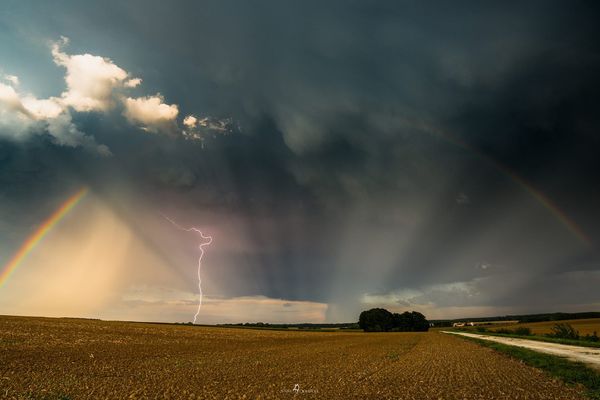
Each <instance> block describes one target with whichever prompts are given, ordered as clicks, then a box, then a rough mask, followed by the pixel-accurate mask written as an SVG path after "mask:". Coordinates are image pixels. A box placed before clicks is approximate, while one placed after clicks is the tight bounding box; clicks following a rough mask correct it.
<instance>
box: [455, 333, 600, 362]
mask: <svg viewBox="0 0 600 400" xmlns="http://www.w3.org/2000/svg"><path fill="white" fill-rule="evenodd" d="M443 333H446V334H452V335H459V336H466V337H470V338H474V339H480V340H481V339H483V340H490V341H492V342H496V343H502V344H507V345H510V346H518V347H524V348H526V349H529V350H535V351H538V352H541V353H546V354H551V355H554V356H559V357H566V358H568V359H570V360H571V361H576V362H582V363H584V364H587V365H589V366H590V367H592V368H596V369H600V348H591V347H583V346H571V345H566V344H558V343H549V342H542V341H539V340H527V339H519V338H511V337H500V336H490V335H481V334H475V333H466V332H443Z"/></svg>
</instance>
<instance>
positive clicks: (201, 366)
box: [0, 317, 584, 399]
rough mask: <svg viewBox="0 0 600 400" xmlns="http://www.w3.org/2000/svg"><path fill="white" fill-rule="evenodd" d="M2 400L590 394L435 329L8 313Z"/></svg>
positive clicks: (2, 321)
mask: <svg viewBox="0 0 600 400" xmlns="http://www.w3.org/2000/svg"><path fill="white" fill-rule="evenodd" d="M296 384H297V385H298V386H297V388H298V389H299V391H298V392H294V391H293V388H294V386H295V385H296ZM0 396H1V397H3V398H15V399H16V398H34V399H46V398H48V399H49V398H63V399H65V398H70V399H81V398H84V399H85V398H89V399H101V398H111V399H112V398H156V397H161V398H163V397H164V398H184V399H187V398H214V399H225V398H232V399H233V398H249V399H254V398H263V399H266V398H269V399H279V398H281V399H285V398H292V397H294V396H295V397H296V398H307V399H310V398H324V399H335V398H343V399H348V398H356V399H369V398H371V399H379V398H388V399H440V398H441V399H581V398H584V395H583V392H582V391H581V390H580V389H579V388H576V387H568V386H565V385H564V384H562V383H561V382H558V381H556V380H554V379H552V378H550V377H548V376H547V375H545V374H544V373H543V372H541V371H539V370H536V369H534V368H530V367H528V366H526V365H524V364H522V363H520V362H519V361H517V360H513V359H510V358H508V357H506V356H503V355H501V354H499V353H496V352H494V351H493V350H491V349H488V348H485V347H481V346H478V345H477V344H475V343H471V342H468V341H466V340H463V339H460V338H457V337H453V336H451V335H444V334H441V333H437V332H430V333H358V332H356V333H352V332H346V333H345V332H300V331H294V332H285V331H265V330H249V329H227V328H214V327H194V326H175V325H155V324H141V323H125V322H102V321H89V320H74V319H50V318H21V317H0Z"/></svg>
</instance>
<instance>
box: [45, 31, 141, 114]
mask: <svg viewBox="0 0 600 400" xmlns="http://www.w3.org/2000/svg"><path fill="white" fill-rule="evenodd" d="M67 43H68V40H67V39H66V38H63V39H62V41H61V42H58V43H54V44H53V45H52V56H53V57H54V62H55V63H56V64H57V65H60V66H63V67H65V68H66V69H67V73H66V75H65V82H66V83H67V91H65V92H63V94H62V98H63V101H64V103H65V104H66V105H69V106H71V107H73V108H74V109H75V110H76V111H106V110H108V109H110V108H112V107H113V106H114V99H113V96H114V91H115V89H117V88H119V87H135V86H137V85H139V84H140V83H141V80H140V79H139V78H133V79H128V78H129V74H128V73H127V71H125V70H124V69H122V68H120V67H119V66H117V65H116V64H115V63H113V62H112V60H111V59H109V58H106V57H100V56H94V55H91V54H77V55H69V54H66V53H65V52H63V51H62V46H63V45H65V44H67Z"/></svg>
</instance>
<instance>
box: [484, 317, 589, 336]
mask: <svg viewBox="0 0 600 400" xmlns="http://www.w3.org/2000/svg"><path fill="white" fill-rule="evenodd" d="M558 323H566V324H570V325H572V326H573V328H575V329H577V330H578V331H579V334H581V335H586V334H590V335H591V334H592V333H594V332H597V333H598V334H599V335H600V318H590V319H569V320H565V321H544V322H532V323H529V324H508V325H503V326H502V328H506V329H515V328H521V327H526V328H529V329H531V333H533V334H534V335H543V334H545V333H550V332H551V329H552V327H553V326H554V325H556V324H558ZM489 328H490V329H492V330H495V329H496V327H495V326H494V327H489ZM499 328H500V327H498V329H499Z"/></svg>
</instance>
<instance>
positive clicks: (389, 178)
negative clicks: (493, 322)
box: [0, 1, 600, 319]
mask: <svg viewBox="0 0 600 400" xmlns="http://www.w3.org/2000/svg"><path fill="white" fill-rule="evenodd" d="M3 8H4V9H6V10H8V11H10V12H9V13H8V14H5V15H6V17H4V18H2V19H0V30H2V32H6V33H7V35H8V36H6V37H8V38H10V40H6V41H3V42H4V43H2V45H1V46H0V51H1V53H0V54H2V55H3V58H4V57H6V56H4V55H5V54H6V55H7V56H8V55H10V57H11V59H10V62H9V63H8V65H4V68H5V69H6V70H7V71H8V70H9V68H12V69H11V71H13V70H19V69H20V68H21V66H22V65H23V68H22V72H23V75H25V76H24V77H23V81H26V80H27V79H29V81H31V82H34V83H35V82H36V80H35V79H36V78H35V76H36V75H38V74H40V73H41V71H42V69H43V70H44V71H45V70H46V69H45V68H42V67H35V66H31V65H26V64H31V61H32V59H33V58H36V57H40V54H41V51H40V53H39V54H37V53H28V52H27V51H26V50H23V49H20V48H19V47H20V46H15V45H14V43H15V42H16V43H24V38H25V37H32V36H33V37H38V38H46V39H56V38H58V37H59V36H60V35H65V36H70V37H72V38H73V40H72V47H73V51H74V52H75V51H81V52H91V53H93V54H99V55H103V56H109V57H111V59H113V60H115V61H116V62H117V63H118V64H119V65H123V66H124V68H125V69H126V70H127V71H131V72H132V74H134V75H135V76H141V77H143V79H144V85H145V86H146V87H147V88H148V90H149V92H150V93H152V92H157V91H160V92H161V93H162V94H163V95H164V96H165V97H166V98H167V99H170V101H173V102H177V103H178V104H179V105H180V108H181V115H186V114H188V113H193V112H196V111H197V110H202V111H203V112H206V113H207V114H209V115H215V116H216V117H219V118H233V120H234V121H236V122H237V123H239V124H240V126H241V130H240V131H239V132H234V133H232V134H230V135H226V136H222V135H217V136H215V137H210V138H208V139H207V140H206V141H205V143H204V147H203V146H201V145H200V144H199V143H193V142H190V141H185V140H183V139H181V138H178V139H173V138H164V137H158V136H151V135H148V134H146V133H143V132H140V131H136V130H135V129H133V128H131V127H128V126H125V125H124V124H123V123H122V121H119V120H117V119H116V118H113V117H95V116H89V117H86V118H83V117H81V118H83V119H81V120H78V121H77V122H78V126H80V128H81V129H82V130H84V131H85V132H88V133H90V134H93V136H94V137H95V138H96V139H97V140H98V142H100V143H106V144H107V145H108V146H109V147H110V149H111V151H112V152H113V154H114V157H112V159H110V160H103V159H94V160H89V158H86V157H84V156H82V155H74V154H73V152H72V151H71V150H65V149H60V150H59V149H56V148H53V147H52V145H51V144H49V143H47V144H46V145H45V146H44V147H40V146H42V145H41V144H35V143H29V144H27V146H30V147H27V150H24V148H23V147H19V148H18V149H17V148H16V147H14V145H12V144H8V143H7V144H3V145H2V146H3V147H2V148H0V163H1V165H2V177H3V178H2V196H3V197H2V198H3V199H4V200H5V201H6V204H10V207H8V208H7V209H11V210H13V209H18V208H19V207H21V208H22V209H27V208H30V207H34V206H33V204H35V203H36V200H33V199H30V200H28V201H27V202H26V203H20V201H21V199H22V198H25V197H27V196H28V193H40V192H41V191H43V190H45V189H44V188H45V187H47V186H49V185H50V183H49V182H53V183H52V185H53V186H54V187H56V186H63V187H64V186H68V185H69V184H72V183H69V182H70V181H78V180H82V181H91V182H93V184H94V185H96V187H97V190H98V191H99V192H105V193H110V191H111V190H112V189H114V188H115V187H122V186H126V187H127V188H128V189H127V190H128V191H129V192H130V193H132V194H131V196H132V197H133V198H135V199H137V201H140V202H144V203H145V204H148V205H149V207H154V208H156V209H160V208H162V209H164V208H165V207H167V206H168V207H171V208H172V209H178V208H180V207H181V208H185V209H190V210H197V211H198V213H200V212H201V211H202V210H212V211H213V212H215V213H218V214H220V215H223V216H228V218H229V217H231V218H232V219H236V220H240V221H243V224H242V225H243V228H242V229H241V230H242V232H238V233H239V234H240V235H243V236H245V237H246V238H247V240H248V241H249V242H250V243H252V248H251V250H244V251H241V250H240V251H239V252H234V251H230V252H227V254H221V255H220V257H222V260H224V262H223V266H222V267H221V268H220V269H219V270H218V271H214V272H212V273H213V275H214V276H212V279H214V280H215V281H216V282H221V283H222V285H221V286H223V287H224V290H225V291H226V293H224V294H225V295H231V296H234V295H256V294H262V295H265V296H271V297H280V298H285V299H289V300H317V301H324V302H330V303H333V304H342V305H343V306H342V307H341V311H340V310H339V309H337V308H336V311H335V312H334V313H332V315H331V316H330V317H331V318H332V319H340V318H342V319H343V318H353V315H354V313H355V312H356V310H357V309H359V308H360V305H359V304H358V302H359V301H360V297H361V295H363V294H365V293H371V294H386V293H391V292H394V291H396V290H401V289H411V288H412V289H418V290H420V295H419V296H413V297H416V298H417V300H418V301H419V302H421V303H427V302H433V303H435V304H437V305H438V306H440V307H442V306H444V304H448V305H451V304H450V303H452V301H451V298H452V293H453V291H454V290H456V287H457V286H452V285H450V284H452V283H455V282H463V283H464V282H475V283H471V284H469V285H472V286H473V285H474V286H476V287H478V288H479V289H478V290H479V292H482V291H483V292H485V291H486V290H484V289H488V290H487V292H489V293H490V294H489V296H487V297H485V299H482V298H481V297H475V298H472V297H468V296H467V297H464V298H462V300H461V301H460V302H459V303H460V305H461V306H466V305H469V304H470V305H473V306H478V305H485V306H498V307H504V306H516V305H515V304H514V302H513V301H512V300H511V298H514V297H511V296H513V294H514V293H516V292H521V291H527V292H528V293H529V294H530V297H531V299H532V300H531V302H532V308H535V307H537V305H539V304H541V302H543V301H548V302H549V304H552V300H551V293H548V291H547V289H545V288H544V289H541V287H542V286H544V285H549V284H552V285H558V286H561V287H565V288H566V287H570V289H564V291H565V293H563V294H562V295H561V299H560V301H558V300H557V302H556V305H557V307H558V306H560V307H567V308H568V307H569V305H577V304H582V303H586V304H592V303H598V302H599V301H600V298H598V297H597V296H595V295H593V294H592V292H591V287H592V286H590V287H588V286H586V285H583V286H580V285H579V283H580V282H582V281H584V280H585V279H586V278H585V277H586V276H587V279H588V282H595V283H598V276H597V274H596V271H597V270H598V268H599V260H598V257H597V255H596V250H597V243H598V239H599V238H600V226H599V225H598V224H597V223H596V221H598V217H600V215H599V211H598V207H597V204H598V201H600V190H599V187H598V185H597V182H598V181H600V174H598V173H597V172H596V171H600V165H599V163H600V162H599V161H598V157H597V150H598V148H599V146H600V143H599V139H598V136H597V131H598V128H600V121H599V120H598V115H600V114H599V113H598V106H599V104H600V99H599V94H598V93H599V91H598V89H599V88H600V77H599V76H598V74H597V71H598V68H599V67H600V43H599V38H600V32H599V30H600V29H599V28H598V24H597V23H596V22H597V20H598V17H599V15H598V14H599V13H598V9H597V7H596V6H595V5H594V4H593V3H592V2H574V3H570V4H568V5H567V4H565V3H559V2H527V3H513V4H508V5H507V4H506V3H497V4H489V3H487V4H472V3H471V4H467V3H456V2H454V3H452V4H450V3H447V4H444V3H442V4H437V5H433V4H429V5H425V4H419V3H417V2H378V3H377V4H367V3H365V2H356V1H349V2H348V1H344V2H336V1H332V2H327V3H326V4H323V2H276V1H273V2H265V1H259V2H243V1H238V2H233V1H214V2H179V3H177V4H172V3H169V2H146V1H144V2H141V1H140V2H136V1H129V2H108V3H106V2H103V3H102V4H95V5H94V4H83V3H80V2H53V3H40V4H36V6H35V7H33V6H32V5H31V4H30V5H23V4H22V3H20V2H11V3H7V4H5V5H4V6H3ZM23 47H27V45H26V44H23ZM16 59H22V61H20V62H18V61H15V60H16ZM3 64H4V63H3ZM19 72H21V71H19ZM51 73H52V72H51ZM25 78H27V79H25ZM37 79H39V78H37ZM55 84H56V85H59V84H60V78H59V79H58V80H57V82H56V83H55ZM40 85H41V84H40ZM43 85H48V83H44V84H43ZM439 132H447V133H448V135H444V134H440V133H439ZM460 143H466V144H467V146H465V145H461V144H460ZM29 149H31V150H29ZM469 149H474V150H469ZM38 152H39V154H40V156H39V157H38V156H33V154H38ZM65 154H68V156H66V155H65ZM482 154H483V155H484V156H482ZM488 158H489V160H493V161H489V160H487V159H488ZM499 165H500V166H501V168H499V167H498V166H499ZM73 170H76V171H79V172H78V173H76V174H74V173H73V172H70V171H73ZM66 171H67V172H66ZM506 171H511V173H512V174H513V175H516V176H520V177H522V178H523V179H524V180H525V181H526V182H528V184H529V185H530V186H531V187H532V188H535V189H537V190H539V191H541V192H542V193H545V194H546V195H547V196H548V197H549V198H551V199H553V201H554V203H556V204H557V205H558V206H559V207H560V208H562V209H563V210H564V212H565V214H566V215H567V216H568V217H570V218H571V219H572V220H573V221H574V222H575V223H577V224H579V225H580V226H581V227H582V229H583V230H584V231H585V232H586V233H587V234H588V235H589V236H590V238H591V245H588V244H585V243H581V241H580V240H579V239H578V238H577V237H575V236H574V235H573V234H572V233H571V232H570V231H569V230H568V228H567V227H566V226H565V224H564V222H561V221H560V220H558V219H557V218H556V216H555V215H553V214H552V212H551V211H550V210H549V209H548V207H547V206H544V205H543V204H541V203H540V202H539V201H538V200H536V198H535V196H533V195H532V193H531V192H528V191H527V190H526V189H525V188H524V187H522V186H520V185H519V184H517V183H515V180H514V178H511V176H510V173H507V172H506ZM83 173H85V176H81V175H82V174H83ZM45 174H48V175H45ZM65 174H66V175H65ZM57 176H60V178H56V177H57ZM65 176H69V177H72V178H69V179H67V178H65ZM63 180H66V181H69V182H63ZM29 190H30V192H28V191H29ZM58 192H59V190H57V193H58ZM167 199H168V200H167ZM40 201H41V200H40ZM111 201H114V202H115V203H118V202H119V200H118V199H111ZM115 206H116V205H115ZM11 207H12V208H11ZM3 212H5V211H3ZM130 218H131V219H132V220H134V219H136V218H138V217H136V216H135V213H132V216H131V217H130ZM132 223H133V222H132ZM7 225H12V222H11V223H10V224H6V223H5V226H7ZM149 235H150V236H151V233H150V234H149ZM483 264H485V265H489V266H490V267H489V268H486V269H485V270H483V269H481V268H477V267H478V266H480V265H483ZM241 266H243V268H242V267H241ZM586 271H588V272H587V275H586ZM232 274H237V275H241V276H243V277H244V279H242V281H245V282H248V283H247V284H246V285H241V284H236V285H233V286H231V285H230V286H227V284H226V282H227V276H230V275H232ZM489 276H495V277H496V279H497V280H502V279H504V280H505V281H506V282H507V284H506V285H504V286H502V287H501V288H496V289H494V290H492V289H491V288H489V287H487V286H485V285H484V284H482V283H481V282H482V281H478V280H477V279H479V278H486V277H489ZM515 277H518V279H517V278H515ZM513 278H514V279H513ZM492 281H493V279H492ZM483 282H490V281H487V280H484V281H483ZM444 284H446V285H450V286H435V285H444ZM486 284H487V283H486ZM482 285H483V286H482ZM569 285H570V286H569ZM432 287H433V289H431V288H432ZM458 287H459V288H462V286H460V285H459V286H458ZM469 287H471V286H469ZM482 287H483V288H484V289H482ZM428 288H429V289H428ZM448 288H450V289H448ZM460 290H462V289H460ZM463 292H464V291H463ZM463 292H461V293H463ZM449 293H450V294H449ZM570 296H572V298H570ZM469 301H471V302H475V303H469ZM477 302H478V303H477ZM534 305H535V307H534ZM549 307H550V308H552V306H549ZM332 309H333V308H332ZM542 311H543V310H542Z"/></svg>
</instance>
